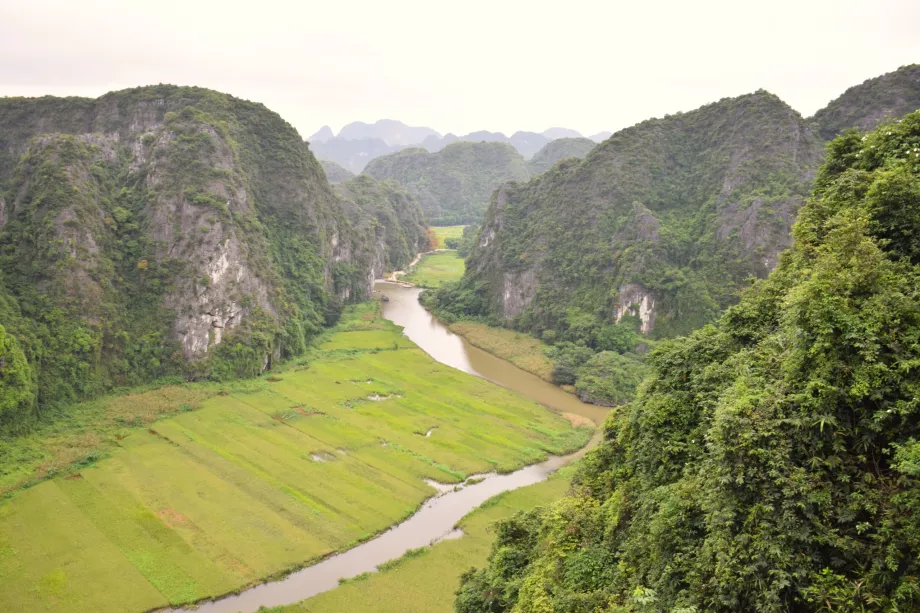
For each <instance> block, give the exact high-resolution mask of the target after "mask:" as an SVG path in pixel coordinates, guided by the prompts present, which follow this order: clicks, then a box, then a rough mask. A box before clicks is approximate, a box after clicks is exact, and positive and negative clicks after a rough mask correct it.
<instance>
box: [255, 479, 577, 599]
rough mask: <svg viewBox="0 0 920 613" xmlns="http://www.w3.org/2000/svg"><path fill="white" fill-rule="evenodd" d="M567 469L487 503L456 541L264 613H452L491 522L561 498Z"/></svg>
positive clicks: (480, 558)
mask: <svg viewBox="0 0 920 613" xmlns="http://www.w3.org/2000/svg"><path fill="white" fill-rule="evenodd" d="M570 470H571V469H570V468H567V469H564V470H563V471H560V473H557V474H556V475H554V476H553V477H552V478H550V479H549V480H547V481H544V482H542V483H537V484H535V485H530V486H527V487H524V488H521V489H518V490H514V491H511V492H505V493H504V494H500V495H498V496H496V497H494V498H491V499H490V500H488V501H486V502H485V503H484V504H483V505H482V506H480V507H479V508H478V509H476V510H475V511H473V512H472V513H470V514H469V515H467V516H466V517H464V518H463V520H461V522H460V524H459V525H460V527H461V528H462V529H463V532H464V535H463V536H462V537H461V538H460V539H458V540H446V541H441V542H440V543H437V544H435V545H433V546H431V547H426V548H424V549H421V550H416V551H413V552H410V553H409V554H407V555H406V556H404V557H403V558H400V559H399V560H397V561H395V562H390V563H387V564H385V565H383V566H382V568H381V569H380V572H377V573H372V574H370V575H366V576H363V577H359V578H356V579H354V580H351V581H349V582H347V583H346V584H344V585H341V586H339V587H338V588H336V589H334V590H332V591H329V592H325V593H323V594H320V595H318V596H314V597H313V598H310V599H308V600H304V601H302V602H300V603H297V604H295V605H290V606H287V607H276V608H273V609H266V610H265V613H304V612H306V613H343V612H345V611H347V612H349V613H453V611H454V593H455V592H456V591H457V588H458V587H459V586H460V575H461V574H462V573H463V572H464V571H466V570H467V569H469V568H470V567H478V568H482V567H483V566H485V563H486V558H487V557H488V555H489V550H490V548H491V546H492V541H493V540H494V538H495V534H494V528H493V525H494V523H495V522H496V521H498V520H500V519H504V518H506V517H510V516H511V515H513V514H514V513H516V512H517V511H522V510H529V509H533V508H535V507H538V506H543V505H546V504H549V503H551V502H552V501H554V500H558V499H559V498H561V497H562V496H563V495H564V494H565V492H566V490H567V489H568V487H569V478H568V474H569V472H570Z"/></svg>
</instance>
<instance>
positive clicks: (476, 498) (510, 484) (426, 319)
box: [174, 281, 607, 613]
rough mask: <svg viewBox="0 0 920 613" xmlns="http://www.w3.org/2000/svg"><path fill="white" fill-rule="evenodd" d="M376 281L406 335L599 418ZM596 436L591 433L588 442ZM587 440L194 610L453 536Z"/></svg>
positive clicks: (317, 582) (299, 593) (366, 566)
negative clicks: (461, 524)
mask: <svg viewBox="0 0 920 613" xmlns="http://www.w3.org/2000/svg"><path fill="white" fill-rule="evenodd" d="M375 288H376V292H377V295H378V296H386V297H387V300H386V301H385V302H383V303H382V307H383V316H384V317H386V318H387V319H389V320H390V321H392V322H394V323H396V324H398V325H400V326H403V327H404V329H405V330H404V331H405V334H406V336H408V337H409V338H410V339H411V340H412V341H413V342H414V343H415V344H417V345H418V346H419V347H421V348H422V349H423V350H424V351H425V352H427V353H428V354H429V355H431V357H433V358H434V359H436V360H438V361H439V362H442V363H443V364H447V365H448V366H453V367H454V368H457V369H459V370H462V371H465V372H468V373H470V374H473V375H476V376H479V377H482V378H484V379H487V380H489V381H492V382H494V383H496V384H498V385H501V386H503V387H507V388H509V389H512V390H514V391H516V392H518V393H520V394H521V395H523V396H526V397H527V398H530V399H532V400H535V401H536V402H539V403H540V404H542V405H544V406H546V407H548V408H549V409H551V410H554V411H559V412H564V413H573V414H575V415H579V416H581V417H585V418H588V419H590V420H591V421H592V422H594V423H595V424H600V423H601V422H602V421H603V418H604V415H606V413H607V409H604V408H602V407H598V406H595V405H590V404H585V403H583V402H581V401H580V400H578V398H576V397H575V396H573V395H572V394H568V393H566V392H564V391H562V390H561V389H559V388H558V387H556V386H554V385H551V384H550V383H547V382H546V381H543V380H542V379H540V378H539V377H537V376H535V375H532V374H530V373H528V372H525V371H523V370H521V369H519V368H517V367H516V366H514V365H512V364H510V363H509V362H506V361H505V360H502V359H501V358H497V357H495V356H493V355H492V354H490V353H486V352H485V351H483V350H481V349H477V348H476V347H473V346H472V345H470V344H469V343H467V342H466V341H465V340H464V339H463V338H462V337H460V336H458V335H456V334H454V333H453V332H451V331H450V330H448V329H447V328H446V327H445V326H444V325H443V324H441V323H440V322H439V321H438V320H437V319H435V318H434V317H433V316H432V315H431V314H430V313H428V311H426V310H425V309H424V308H422V306H421V305H420V304H419V303H418V295H419V293H420V290H419V289H417V288H414V287H407V286H404V285H401V284H399V283H392V282H388V281H378V282H377V284H376V286H375ZM597 438H598V437H597V436H595V438H594V440H592V442H591V444H589V445H588V447H590V446H591V445H593V444H594V443H595V442H596V440H597ZM588 447H586V448H585V449H582V450H580V451H578V452H576V453H574V454H571V455H568V456H559V457H551V458H550V459H548V460H546V461H545V462H542V463H540V464H534V465H531V466H527V467H525V468H522V469H521V470H518V471H515V472H513V473H510V474H507V475H498V474H494V473H490V474H488V475H483V476H482V481H479V482H475V483H472V484H470V485H461V486H459V487H457V488H453V487H451V488H441V489H442V490H444V491H442V493H441V494H440V495H438V496H436V497H434V498H431V499H430V500H428V501H427V502H426V503H425V504H424V505H423V506H422V507H421V509H419V510H418V511H417V512H416V513H415V514H414V515H413V516H412V517H410V518H409V519H407V520H406V521H404V522H402V523H401V524H398V525H397V526H394V527H393V528H391V529H389V530H388V531H386V532H384V533H383V534H381V535H380V536H378V537H376V538H374V539H372V540H370V541H368V542H366V543H364V544H362V545H358V546H357V547H354V548H353V549H349V550H348V551H345V552H343V553H340V554H336V555H334V556H331V557H329V558H327V559H325V560H323V561H322V562H318V563H317V564H314V565H312V566H308V567H306V568H304V569H302V570H299V571H297V572H294V573H291V574H290V575H288V576H287V577H285V578H284V579H281V580H279V581H272V582H269V583H264V584H262V585H258V586H256V587H253V588H251V589H248V590H245V591H243V592H241V593H240V594H237V595H233V596H227V597H225V598H221V599H219V600H215V601H212V602H206V603H202V604H201V605H200V606H198V608H197V609H196V610H197V611H198V613H240V612H242V613H253V612H255V611H258V609H259V607H261V606H266V607H275V606H279V605H285V604H292V603H295V602H298V601H300V600H304V599H305V598H310V597H311V596H315V595H317V594H320V593H322V592H325V591H328V590H331V589H333V588H335V587H336V586H337V585H338V584H339V580H340V579H350V578H352V577H355V576H357V575H360V574H362V573H366V572H373V571H374V570H376V567H377V566H378V565H380V564H382V563H383V562H386V561H388V560H392V559H395V558H398V557H400V556H401V555H403V554H404V553H405V552H406V551H408V550H410V549H414V548H417V547H422V546H425V545H429V544H432V543H436V542H438V541H440V540H443V539H445V538H458V537H460V536H462V533H461V532H460V531H459V530H456V529H455V528H454V526H455V525H456V523H457V522H458V521H460V519H461V518H462V517H463V516H464V515H466V514H467V513H469V512H470V511H472V510H473V509H475V508H476V507H478V506H479V505H480V504H482V503H483V502H485V501H486V500H488V499H489V498H491V497H493V496H495V495H497V494H500V493H502V492H506V491H509V490H513V489H517V488H519V487H523V486H525V485H532V484H534V483H539V482H540V481H543V480H544V479H546V478H547V477H548V476H549V475H550V474H552V473H553V472H555V471H556V470H558V469H559V468H560V467H562V466H564V465H566V464H567V463H569V462H571V461H572V460H573V459H575V458H576V457H578V456H580V455H582V454H583V453H584V452H585V450H586V449H587V448H588ZM433 485H437V484H433ZM185 610H186V609H178V610H174V612H175V613H178V611H185Z"/></svg>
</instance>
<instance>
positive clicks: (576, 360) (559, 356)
mask: <svg viewBox="0 0 920 613" xmlns="http://www.w3.org/2000/svg"><path fill="white" fill-rule="evenodd" d="M546 354H547V356H549V359H551V360H552V361H553V364H554V368H553V383H556V384H558V385H574V384H575V377H576V373H577V371H578V369H579V368H580V367H581V366H582V365H583V364H584V363H585V362H587V361H588V360H590V359H591V358H592V357H594V352H593V351H591V349H590V348H589V347H585V346H584V345H576V344H574V343H569V342H563V343H556V344H555V345H553V346H552V347H551V348H549V349H548V350H547V352H546Z"/></svg>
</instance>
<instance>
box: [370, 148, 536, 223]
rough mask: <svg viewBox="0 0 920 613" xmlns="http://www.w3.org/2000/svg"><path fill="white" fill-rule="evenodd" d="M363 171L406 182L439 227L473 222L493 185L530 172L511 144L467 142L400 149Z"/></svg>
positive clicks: (483, 208)
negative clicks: (438, 147) (439, 147)
mask: <svg viewBox="0 0 920 613" xmlns="http://www.w3.org/2000/svg"><path fill="white" fill-rule="evenodd" d="M364 172H365V173H367V174H369V175H371V176H372V177H375V178H377V179H392V180H394V181H396V182H398V183H400V184H402V185H404V186H406V188H407V189H408V190H409V192H410V193H412V194H413V195H414V196H415V197H417V198H418V200H419V202H420V203H421V205H422V210H423V211H425V214H426V215H427V216H428V221H429V223H430V224H431V225H442V226H450V225H456V224H465V223H470V222H475V221H479V220H480V219H482V215H483V213H484V212H485V210H486V208H487V207H488V205H489V195H490V194H491V193H492V191H493V190H494V189H495V188H496V187H498V186H499V185H500V184H501V183H503V182H505V181H513V180H522V179H526V178H527V177H529V176H530V173H529V171H528V169H527V164H526V162H525V161H524V158H523V157H521V154H520V153H518V152H517V151H515V149H514V147H512V146H511V145H508V144H505V143H467V142H459V143H454V144H451V145H448V146H446V147H444V149H442V150H440V151H438V152H436V153H429V152H428V151H427V150H425V149H421V148H412V149H404V150H402V151H399V152H397V153H393V154H390V155H385V156H382V157H379V158H376V159H374V160H373V161H371V163H370V164H368V165H367V167H366V168H365V169H364Z"/></svg>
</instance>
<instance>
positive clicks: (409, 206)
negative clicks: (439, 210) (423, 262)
mask: <svg viewBox="0 0 920 613" xmlns="http://www.w3.org/2000/svg"><path fill="white" fill-rule="evenodd" d="M335 193H336V196H338V198H339V199H340V201H341V202H342V204H343V206H344V209H345V213H346V217H347V219H348V220H349V232H348V233H347V234H348V235H349V236H351V245H350V246H349V252H350V253H351V261H352V264H351V265H352V266H354V267H355V271H356V275H355V277H354V279H353V288H354V290H355V291H356V292H357V294H358V295H361V296H366V295H369V294H370V292H371V290H372V289H373V284H374V280H375V279H380V278H382V277H384V276H385V274H386V273H387V272H389V271H392V270H402V269H405V268H406V267H407V266H408V265H409V263H410V262H411V261H412V259H413V258H414V257H415V255H416V254H417V253H419V252H421V251H427V250H428V249H429V248H430V247H429V243H428V232H427V226H426V225H425V221H424V214H423V213H422V208H421V206H420V205H419V202H418V200H416V199H415V197H413V196H412V195H411V194H410V193H409V192H407V191H406V190H405V189H404V188H402V187H401V186H399V185H397V184H396V183H393V182H392V181H377V180H376V179H374V178H373V177H370V176H368V175H358V176H357V177H354V178H352V179H349V180H347V181H344V182H342V183H339V184H337V185H336V186H335Z"/></svg>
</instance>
